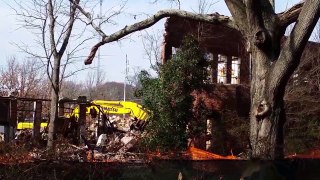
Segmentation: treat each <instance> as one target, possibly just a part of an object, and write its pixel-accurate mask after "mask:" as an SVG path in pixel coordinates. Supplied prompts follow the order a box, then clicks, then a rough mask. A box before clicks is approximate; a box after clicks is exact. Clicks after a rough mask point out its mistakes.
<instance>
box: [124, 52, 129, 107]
mask: <svg viewBox="0 0 320 180" xmlns="http://www.w3.org/2000/svg"><path fill="white" fill-rule="evenodd" d="M128 65H129V61H128V56H127V54H126V66H125V72H124V73H125V75H124V83H123V101H126V85H127V79H128Z"/></svg>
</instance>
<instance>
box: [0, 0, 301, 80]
mask: <svg viewBox="0 0 320 180" xmlns="http://www.w3.org/2000/svg"><path fill="white" fill-rule="evenodd" d="M25 1H27V0H25ZM152 1H153V0H128V2H127V4H126V6H125V8H124V11H125V13H124V14H122V15H121V16H119V17H117V18H115V19H114V20H115V21H116V22H117V24H118V25H117V26H110V25H108V26H103V29H104V30H105V32H106V33H112V32H115V31H116V30H118V29H120V28H122V27H124V26H125V25H128V24H132V23H135V22H137V21H139V20H142V19H144V18H146V17H147V16H148V15H150V14H154V13H156V12H157V11H158V10H161V9H167V8H177V5H176V4H174V3H170V2H168V1H167V0H158V2H157V3H155V4H152V3H150V2H152ZM119 2H120V1H119V0H104V2H103V10H106V9H109V8H110V7H117V5H118V4H119ZM208 2H215V4H214V5H213V6H212V7H211V8H210V11H209V12H218V13H219V14H223V15H230V13H229V11H228V9H227V7H226V5H225V3H224V1H223V0H213V1H211V0H208ZM297 2H299V0H276V11H277V12H280V11H283V10H285V9H287V8H289V7H291V6H292V5H293V4H295V3H297ZM8 3H9V4H10V3H12V1H11V0H0V39H1V43H0V67H5V60H6V59H7V58H8V57H10V56H16V57H18V58H19V59H24V57H26V54H24V53H22V52H21V51H20V50H19V49H18V48H17V47H16V46H15V45H13V43H18V44H19V43H20V44H21V43H26V44H30V45H31V48H32V47H33V46H32V43H33V39H34V38H35V37H34V36H33V35H32V34H31V33H29V32H28V31H27V30H25V29H22V28H19V25H18V22H17V17H16V16H15V14H14V11H13V10H12V9H11V8H10V7H9V6H8V5H7V4H8ZM197 4H198V0H181V9H183V10H188V11H193V12H197ZM97 11H98V9H97ZM133 15H137V16H135V18H134V16H133ZM163 24H164V20H162V21H160V22H158V23H157V24H156V25H155V26H154V27H152V28H149V29H148V32H149V33H153V32H157V31H161V32H162V31H163V28H164V25H163ZM90 28H91V27H88V29H90ZM91 30H92V29H91ZM144 33H145V31H141V32H137V33H134V34H133V35H131V36H130V37H129V38H126V39H124V40H121V41H120V42H117V43H110V44H107V45H105V46H103V47H102V48H101V55H102V58H101V66H100V70H101V71H103V72H104V73H105V75H106V77H105V78H106V80H107V81H117V82H122V81H123V79H124V76H125V75H124V72H125V57H126V55H127V57H128V60H129V74H132V73H133V69H134V68H136V69H137V68H140V69H149V68H150V63H149V61H148V60H147V59H146V57H145V56H144V50H143V45H142V40H141V35H143V34H144ZM93 44H94V42H92V44H89V45H88V48H87V51H86V50H84V51H83V52H82V53H83V56H86V55H87V54H88V52H89V48H91V47H90V45H93ZM34 50H35V51H37V49H34ZM96 65H97V60H95V61H94V62H93V64H92V65H90V67H95V66H96ZM82 67H84V65H83V59H82V60H81V61H79V62H78V63H77V64H75V65H73V67H72V69H79V68H82ZM88 71H92V72H96V70H87V71H82V72H80V73H78V74H77V75H75V76H73V77H72V78H71V79H70V80H77V81H84V79H85V77H86V76H87V73H88Z"/></svg>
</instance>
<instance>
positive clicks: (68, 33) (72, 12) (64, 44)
mask: <svg viewBox="0 0 320 180" xmlns="http://www.w3.org/2000/svg"><path fill="white" fill-rule="evenodd" d="M79 1H80V0H76V2H75V3H77V4H78V3H79ZM76 10H77V7H76V6H75V5H74V4H72V6H71V10H70V14H69V16H70V17H69V21H68V22H69V23H68V25H67V31H66V34H65V36H64V39H63V42H62V45H61V48H60V50H59V55H60V57H61V56H62V55H63V53H64V51H65V50H66V48H67V45H68V43H69V39H70V36H71V32H72V28H73V24H74V21H75V16H76Z"/></svg>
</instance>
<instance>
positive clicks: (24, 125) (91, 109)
mask: <svg viewBox="0 0 320 180" xmlns="http://www.w3.org/2000/svg"><path fill="white" fill-rule="evenodd" d="M99 112H100V113H102V114H104V115H107V116H111V115H126V116H129V117H131V118H133V119H135V120H136V125H137V126H139V128H141V129H143V128H144V126H145V125H146V123H147V121H148V119H149V117H150V112H149V111H148V110H147V109H145V108H143V107H142V106H141V105H140V104H138V103H135V102H131V101H106V100H93V101H91V102H88V103H87V107H86V114H87V115H92V114H95V113H96V114H98V113H99ZM64 116H65V118H66V119H68V118H71V117H75V118H76V119H77V118H78V117H79V106H78V105H76V106H75V108H74V109H73V110H72V111H71V113H66V114H65V115H64ZM47 125H48V124H47V123H46V122H42V123H41V127H42V128H45V127H47ZM32 128H33V122H19V123H18V125H17V130H22V129H32Z"/></svg>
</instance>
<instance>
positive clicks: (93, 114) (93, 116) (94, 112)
mask: <svg viewBox="0 0 320 180" xmlns="http://www.w3.org/2000/svg"><path fill="white" fill-rule="evenodd" d="M97 115H98V112H97V110H95V109H94V108H91V109H90V116H91V118H96V117H97Z"/></svg>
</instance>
